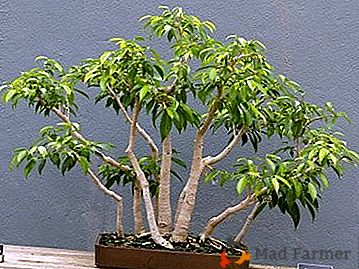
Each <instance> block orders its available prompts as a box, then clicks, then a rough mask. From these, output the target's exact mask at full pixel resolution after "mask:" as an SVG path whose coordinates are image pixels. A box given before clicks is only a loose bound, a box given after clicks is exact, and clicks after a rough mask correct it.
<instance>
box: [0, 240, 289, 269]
mask: <svg viewBox="0 0 359 269" xmlns="http://www.w3.org/2000/svg"><path fill="white" fill-rule="evenodd" d="M4 254H5V262H4V263H0V269H89V268H96V267H95V266H94V264H95V261H94V253H93V252H90V251H82V250H68V249H56V248H43V247H26V246H10V245H6V246H5V249H4ZM250 267H251V269H294V268H293V267H291V268H290V267H281V266H270V265H255V264H251V266H250ZM189 269H190V268H189Z"/></svg>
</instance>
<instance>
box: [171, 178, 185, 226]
mask: <svg viewBox="0 0 359 269" xmlns="http://www.w3.org/2000/svg"><path fill="white" fill-rule="evenodd" d="M186 193H187V184H186V185H185V187H184V188H183V189H182V191H181V193H180V195H179V197H178V202H177V207H176V212H175V219H174V223H177V221H178V217H179V214H180V212H181V210H182V206H183V202H184V198H185V197H186Z"/></svg>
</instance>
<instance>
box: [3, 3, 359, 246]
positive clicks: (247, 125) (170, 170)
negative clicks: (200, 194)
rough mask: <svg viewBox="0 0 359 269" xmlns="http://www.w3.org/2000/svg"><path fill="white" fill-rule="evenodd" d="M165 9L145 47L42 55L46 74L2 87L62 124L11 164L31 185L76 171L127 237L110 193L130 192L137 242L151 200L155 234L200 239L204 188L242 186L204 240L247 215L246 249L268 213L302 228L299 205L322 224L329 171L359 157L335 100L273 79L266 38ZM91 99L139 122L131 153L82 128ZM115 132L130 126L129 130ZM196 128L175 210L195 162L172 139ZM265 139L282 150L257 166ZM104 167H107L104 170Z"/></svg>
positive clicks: (167, 240)
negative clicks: (66, 62) (340, 123)
mask: <svg viewBox="0 0 359 269" xmlns="http://www.w3.org/2000/svg"><path fill="white" fill-rule="evenodd" d="M160 9H161V10H162V13H161V14H160V15H148V16H144V17H142V18H141V19H140V21H143V22H144V27H145V28H146V29H148V30H149V36H148V37H146V38H144V37H136V38H134V39H133V40H132V39H131V40H128V39H123V38H113V39H111V41H113V42H114V43H115V44H116V48H115V49H114V50H111V51H105V52H103V53H102V54H101V55H100V57H99V58H96V59H86V60H84V61H83V62H81V63H80V64H79V65H76V66H70V67H68V68H65V67H64V66H63V65H61V64H60V63H59V62H58V61H56V60H54V59H49V58H47V57H38V58H37V60H38V61H39V62H40V66H39V67H36V68H33V69H31V70H28V71H26V72H23V73H21V74H20V75H19V76H18V77H16V78H14V79H13V80H12V81H10V82H8V83H5V84H4V85H3V87H2V91H3V95H2V99H3V101H4V102H6V103H10V104H11V105H12V106H13V107H14V108H15V107H16V106H17V105H18V103H19V102H20V101H25V102H27V104H28V105H29V106H30V107H32V108H33V109H34V112H35V113H39V114H42V115H44V116H55V117H57V118H58V120H60V123H59V124H57V125H51V126H45V127H44V128H42V129H41V130H40V139H39V140H38V141H37V142H36V143H35V144H34V145H33V146H31V147H29V148H21V149H17V150H16V152H15V155H14V157H13V159H12V161H11V165H10V166H11V167H18V166H20V165H23V167H24V173H25V176H26V177H28V176H29V174H30V172H31V171H33V170H34V168H35V167H37V169H38V172H39V173H40V174H41V172H42V171H43V169H44V167H45V165H46V163H47V162H49V161H50V162H51V163H53V164H54V165H55V166H56V167H58V168H59V170H60V171H61V172H62V174H65V173H67V172H68V171H70V170H71V169H72V168H73V167H74V166H75V165H76V164H78V165H79V166H80V167H81V168H82V170H83V172H84V174H86V175H87V176H89V177H90V178H91V180H92V181H93V183H94V184H95V185H96V186H97V187H98V189H99V190H100V191H102V192H103V193H105V194H107V195H108V196H109V197H110V198H111V199H112V200H113V201H114V202H115V204H116V206H117V218H116V219H117V226H116V231H117V235H118V236H119V237H123V236H124V228H123V224H122V221H123V220H122V218H123V205H122V200H123V198H122V196H121V195H120V194H119V193H116V192H115V191H114V190H113V189H112V188H113V186H114V185H116V184H121V185H127V184H129V185H131V187H132V189H133V217H134V226H135V227H134V232H135V234H136V235H141V234H143V233H145V232H146V231H145V229H144V220H143V216H142V215H141V207H142V203H144V206H145V209H146V210H145V212H146V221H147V224H148V227H149V232H150V235H151V237H152V239H153V240H154V242H155V243H156V244H158V245H160V246H163V247H166V248H173V245H174V244H175V243H176V242H184V241H185V240H186V239H187V237H188V235H189V234H190V228H191V218H192V214H193V211H194V207H195V204H196V197H197V191H198V188H199V187H200V186H201V183H202V182H203V181H204V182H216V183H217V185H218V186H223V185H226V184H227V183H228V182H235V183H236V184H235V185H236V190H235V191H236V192H237V193H238V202H237V203H236V204H234V205H233V206H231V207H228V208H224V209H223V211H222V212H219V213H218V215H217V216H214V217H212V218H211V219H210V220H208V222H207V223H204V226H203V230H202V232H201V234H200V239H201V240H202V241H206V239H208V238H209V237H211V235H212V233H213V231H214V230H215V229H216V228H217V227H218V226H219V225H220V224H221V223H223V222H224V221H225V220H227V219H228V218H229V217H231V216H233V215H234V214H237V213H239V212H241V211H243V210H245V209H248V208H251V210H249V215H248V217H247V219H246V221H245V222H244V226H243V227H242V229H240V230H239V231H238V232H239V233H238V235H237V236H236V237H235V241H237V242H241V241H242V239H243V238H244V236H245V234H246V233H247V232H248V229H249V227H250V225H251V224H252V223H253V221H254V219H255V217H256V216H257V215H258V214H259V213H260V212H261V211H262V210H263V209H265V208H275V207H279V208H280V210H281V212H282V213H283V214H288V215H289V216H290V217H291V218H292V219H293V221H294V224H295V226H297V225H298V224H299V220H300V213H299V212H300V211H299V206H303V207H304V208H306V209H307V210H308V211H309V213H310V214H311V215H312V217H313V218H314V217H315V215H316V213H317V210H318V206H319V201H320V198H321V196H320V194H321V192H322V191H323V190H324V189H325V188H328V187H329V180H328V174H330V173H332V171H334V173H335V174H336V175H337V176H338V177H339V178H341V177H342V175H343V172H344V169H345V166H346V164H356V163H357V162H358V160H359V156H358V155H357V154H356V153H355V152H354V151H352V150H350V149H349V148H347V145H346V143H345V142H344V141H343V140H342V136H343V135H342V134H340V133H338V132H335V129H333V126H334V125H335V123H336V122H337V120H338V119H339V118H344V119H347V120H348V118H347V116H346V115H345V113H343V112H336V111H335V110H334V108H333V105H332V104H331V103H326V104H324V105H323V106H319V105H317V104H313V103H310V102H308V101H307V100H306V98H305V95H304V91H303V90H302V89H301V87H300V86H299V85H298V84H297V83H295V82H293V81H291V80H289V79H288V78H286V77H285V76H284V75H281V74H277V73H276V72H274V70H273V67H272V66H271V65H270V64H269V63H268V61H267V59H266V57H265V50H266V49H265V47H264V45H263V44H262V43H260V42H259V41H255V40H246V39H244V38H242V37H239V36H237V35H231V36H228V37H227V39H226V40H225V41H221V40H218V39H217V38H215V36H214V35H213V32H214V31H215V29H216V27H215V25H214V24H213V23H212V22H210V21H202V20H200V19H199V18H197V17H195V16H193V15H191V14H187V13H185V12H184V11H183V10H182V9H181V8H179V7H176V8H173V9H170V8H168V7H164V6H161V7H160ZM153 38H159V39H160V40H161V42H162V43H166V44H167V45H164V46H167V47H166V48H167V49H168V50H166V51H165V52H164V53H161V52H160V51H156V50H155V49H154V48H153V47H151V46H150V44H151V40H152V39H153ZM88 91H96V92H97V96H96V98H95V102H101V101H103V104H104V106H105V107H108V108H110V109H113V110H114V112H115V113H116V114H117V115H118V116H119V117H123V118H124V119H125V120H126V122H127V123H128V124H129V125H130V131H129V134H128V140H127V142H128V143H127V144H128V146H127V148H126V150H125V151H124V153H123V155H122V156H111V155H110V154H111V148H112V147H114V146H113V145H112V144H109V143H102V142H97V141H91V140H89V139H88V138H87V137H86V136H85V134H83V133H82V131H81V128H80V124H79V123H77V122H76V111H77V109H78V106H77V100H78V98H82V97H84V98H89V95H88V94H87V92H88ZM140 117H144V118H148V119H150V120H151V121H152V123H153V126H154V127H155V130H156V132H158V135H157V134H156V133H155V132H149V131H148V130H145V128H144V127H143V126H142V125H141V124H140V120H139V119H140ZM88 120H92V119H91V118H88ZM111 124H116V123H113V122H111ZM115 128H121V125H120V122H119V124H118V126H117V127H115ZM188 129H194V130H195V137H194V140H193V145H192V155H193V157H192V161H191V164H190V167H189V173H188V177H187V179H186V180H185V181H184V183H185V184H184V186H183V189H182V191H181V192H180V195H179V197H178V199H177V204H176V208H171V198H174V197H173V196H171V186H173V184H172V181H173V179H174V178H175V177H184V175H183V174H184V173H183V171H178V167H181V166H184V165H185V163H184V162H183V160H181V156H180V154H179V153H178V152H177V151H176V150H175V147H174V145H173V144H175V141H172V136H173V134H176V133H178V134H180V135H179V136H178V137H179V138H178V139H181V137H183V135H184V134H185V133H186V131H187V130H188ZM217 131H221V132H223V133H225V134H226V137H224V138H223V139H222V140H223V142H224V143H223V150H222V151H221V152H218V153H217V154H215V155H213V156H205V154H204V148H205V147H207V148H209V147H210V145H208V144H206V138H207V137H208V136H209V135H210V133H211V132H212V133H213V132H217ZM263 138H265V139H266V140H268V139H269V140H270V141H272V140H273V141H275V143H274V145H278V146H277V148H276V150H275V151H273V152H267V154H265V155H263V154H262V155H260V154H256V155H255V157H254V158H249V157H246V156H244V155H243V153H241V152H243V151H241V147H242V146H243V145H245V144H247V143H248V142H249V143H251V144H252V146H253V148H254V151H255V152H257V150H258V148H259V146H260V145H261V142H262V139H263ZM140 139H142V140H144V141H145V142H146V144H147V145H148V154H147V155H142V156H140V155H139V154H138V148H136V143H137V142H138V140H140ZM219 142H221V141H219ZM137 144H138V143H137ZM235 149H236V151H235V154H238V156H237V157H238V159H237V162H236V163H235V164H233V165H234V166H233V168H230V169H225V170H224V169H223V168H221V166H218V164H219V163H220V162H221V161H222V160H224V159H225V158H226V157H227V156H228V155H229V154H231V153H232V152H233V151H234V150H235ZM264 150H265V148H264ZM95 159H98V160H100V161H101V165H100V166H99V167H95V166H96V165H95V164H96V163H98V162H94V160H95ZM175 165H176V166H175ZM179 174H181V175H179Z"/></svg>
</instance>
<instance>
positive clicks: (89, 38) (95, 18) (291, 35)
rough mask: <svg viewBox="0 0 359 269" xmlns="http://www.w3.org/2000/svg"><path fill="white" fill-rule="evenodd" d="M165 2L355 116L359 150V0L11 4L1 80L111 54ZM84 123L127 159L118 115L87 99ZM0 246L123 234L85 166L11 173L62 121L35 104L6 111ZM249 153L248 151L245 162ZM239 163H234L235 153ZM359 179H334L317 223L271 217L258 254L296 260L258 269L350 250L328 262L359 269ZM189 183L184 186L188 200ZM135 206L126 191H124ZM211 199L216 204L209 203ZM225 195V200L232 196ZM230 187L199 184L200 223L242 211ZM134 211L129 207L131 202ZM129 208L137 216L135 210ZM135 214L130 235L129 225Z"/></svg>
mask: <svg viewBox="0 0 359 269" xmlns="http://www.w3.org/2000/svg"><path fill="white" fill-rule="evenodd" d="M159 4H167V5H170V6H173V5H176V4H177V5H182V6H183V7H185V8H186V9H188V10H189V11H190V12H193V13H194V14H197V15H198V16H199V17H201V18H203V19H210V20H212V21H214V22H215V23H217V25H218V32H219V36H220V37H224V36H226V35H229V34H232V33H237V34H239V35H242V36H244V37H247V38H257V39H259V40H261V41H262V42H263V43H264V44H266V45H267V47H268V48H269V58H270V60H271V62H272V63H273V64H274V66H276V67H277V69H278V70H279V71H280V72H283V73H285V74H286V75H288V76H289V77H290V78H292V79H294V80H296V81H298V82H299V83H300V84H301V85H302V86H303V87H304V88H305V89H306V90H307V92H308V98H310V99H311V100H314V101H315V102H317V103H321V102H324V101H326V100H333V101H334V102H335V104H336V105H337V107H338V109H341V110H344V111H346V112H348V114H349V115H350V117H351V118H352V119H353V124H352V125H351V126H344V125H343V126H344V127H345V131H344V133H345V134H346V135H347V140H348V142H349V145H351V146H352V147H353V148H354V149H356V150H358V151H359V146H358V138H359V127H358V126H359V107H358V103H357V98H358V97H359V92H358V88H359V82H358V79H357V78H358V75H359V64H358V61H359V46H358V45H357V44H358V41H359V31H358V29H359V16H358V15H359V1H357V0H352V1H349V0H321V1H319V0H318V1H308V0H296V1H288V0H283V1H280V0H271V1H264V0H254V1H241V0H237V1H236V0H230V1H223V2H221V1H214V0H206V1H204V0H192V1H188V0H185V1H179V2H178V3H176V2H175V1H157V0H151V1H138V0H131V1H129V0H122V1H116V0H105V1H99V0H97V1H96V0H82V1H79V0H77V1H65V0H52V1H46V0H32V1H29V0H22V1H21V0H1V1H0V42H1V43H0V61H1V62H0V80H1V81H4V80H8V79H11V78H13V77H14V76H16V75H17V74H18V73H19V71H21V70H26V69H28V68H30V67H32V66H33V59H34V57H35V56H37V55H47V56H50V57H54V58H56V59H60V60H61V61H62V62H63V63H65V64H75V63H78V61H79V60H80V59H82V58H86V57H95V56H97V55H98V54H99V53H100V52H101V51H102V50H103V49H106V48H110V45H109V43H108V42H107V40H108V39H109V38H110V37H114V36H122V37H126V38H130V37H133V36H134V35H136V31H137V30H139V29H140V27H139V23H137V19H138V18H139V17H140V16H142V15H144V14H146V13H155V12H157V10H156V7H157V6H158V5H159ZM81 103H82V107H81V110H80V119H79V121H80V122H82V124H83V129H84V132H85V133H86V135H87V136H88V137H90V138H93V139H99V140H101V139H102V140H107V139H110V140H111V141H112V142H114V143H117V144H118V145H119V147H118V150H123V149H124V147H125V141H124V140H123V137H124V135H125V134H126V131H127V130H128V129H127V127H125V126H124V124H123V122H122V121H120V120H118V119H117V118H116V116H115V115H114V114H113V113H112V111H107V110H105V109H103V108H102V107H101V105H97V106H96V107H95V108H93V106H91V105H90V104H89V103H88V102H87V101H81ZM0 111H1V114H0V126H1V132H0V152H1V162H0V242H3V243H9V244H10V243H11V244H22V245H38V246H49V247H61V248H75V249H92V247H93V241H94V238H95V236H96V234H97V233H98V232H100V231H105V230H111V228H112V227H113V225H114V220H113V214H112V213H113V210H114V208H113V206H112V203H111V202H110V201H109V200H108V199H106V198H104V197H103V195H102V194H100V193H99V192H98V191H97V190H96V189H95V188H94V186H93V185H91V184H90V183H89V180H88V179H87V178H86V177H84V176H83V175H82V174H81V172H80V171H79V170H78V169H76V170H75V171H72V172H71V173H69V174H68V175H67V176H66V177H65V178H63V177H61V176H60V175H59V173H58V172H57V171H56V170H55V169H53V168H50V167H48V168H47V169H46V172H45V175H44V176H41V177H39V176H37V175H33V176H31V177H30V179H29V181H28V182H27V181H25V180H24V179H23V175H22V173H21V171H15V172H9V171H8V168H7V165H8V161H9V159H10V157H11V154H12V150H13V149H14V148H16V147H20V146H24V145H29V144H30V143H31V141H33V140H34V139H35V138H36V135H37V131H38V129H39V128H40V127H41V126H43V125H44V124H46V123H49V122H53V119H43V118H41V117H39V116H34V115H33V114H32V113H31V111H30V110H29V109H28V108H27V107H26V106H21V107H20V108H19V110H18V111H17V112H16V113H15V112H13V111H12V110H11V109H10V108H9V107H5V106H4V105H1V106H0ZM192 137H193V133H190V134H188V136H187V137H186V138H181V139H180V138H178V139H176V142H175V144H176V147H177V148H178V149H179V150H180V151H182V153H183V154H184V156H185V158H186V159H190V152H189V149H190V147H189V143H190V141H192ZM218 141H223V139H221V134H218V135H217V136H214V137H211V138H209V139H208V141H207V144H208V145H209V146H208V147H207V150H208V151H211V150H213V152H215V151H216V150H219V149H220V147H221V145H220V144H219V143H217V142H218ZM243 152H248V153H249V154H252V151H251V149H249V148H245V149H244V150H241V151H239V152H237V155H236V154H234V155H236V156H238V155H241V154H243ZM234 155H233V156H232V158H231V160H232V161H233V160H235V157H236V156H234ZM356 175H357V170H354V169H352V170H350V171H349V173H348V174H347V175H346V177H345V178H344V180H343V181H342V182H340V183H337V182H336V181H335V183H334V184H332V188H331V189H330V190H329V191H327V192H326V193H325V194H324V196H323V203H322V206H321V209H320V215H319V217H318V219H317V220H316V221H315V222H314V223H312V222H311V220H310V218H309V216H308V214H307V213H306V212H303V218H302V222H301V225H300V227H299V229H298V230H297V231H294V230H293V226H292V223H291V221H290V220H289V219H288V218H287V217H283V216H282V215H281V214H280V213H279V212H278V211H277V210H274V211H272V212H268V213H265V214H263V215H262V216H261V217H260V218H259V219H258V221H257V223H256V225H255V226H254V227H253V229H252V230H251V232H250V235H249V236H248V239H247V243H248V244H249V246H250V247H251V248H252V249H255V247H261V248H263V247H266V248H268V249H269V250H275V249H276V250H278V249H281V248H283V247H286V248H287V251H288V253H287V254H288V255H287V256H288V257H287V259H286V260H279V261H275V260H273V259H270V258H269V257H267V259H266V258H263V257H262V258H260V257H257V258H256V255H255V254H256V253H255V252H254V253H253V255H254V260H255V261H256V262H266V263H276V264H292V265H293V264H295V263H296V262H297V261H299V260H301V261H305V260H303V259H294V258H293V257H292V253H291V249H292V248H294V247H302V248H304V249H308V250H310V249H314V250H315V249H327V248H329V249H332V250H337V249H339V250H351V253H350V254H349V259H348V260H344V261H337V260H336V261H320V260H318V259H315V260H310V261H311V262H318V263H331V264H335V265H338V266H339V265H340V266H341V268H354V267H358V232H359V228H358V224H359V223H358V222H359V203H358V199H357V193H358V191H359V185H358V179H357V176H356ZM180 187H181V185H180V184H177V185H176V191H177V192H178V191H179V189H180ZM125 193H126V194H125V195H126V197H129V193H128V190H125ZM208 193H210V195H208ZM223 197H225V198H223ZM235 199H236V196H235V193H234V191H233V190H232V189H226V190H224V189H218V188H216V187H215V186H211V185H208V186H201V188H200V199H199V200H198V206H197V207H196V213H195V215H194V223H195V225H196V226H195V227H196V228H195V229H194V230H195V231H198V225H197V224H201V223H203V222H204V221H205V220H207V219H208V218H209V217H210V216H212V215H214V214H216V213H218V212H219V210H220V208H223V207H224V206H226V205H230V204H233V203H234V202H235ZM127 205H128V206H129V207H130V204H129V203H127ZM129 207H128V208H129ZM129 211H130V210H127V215H128V224H129V225H128V227H131V226H130V225H131V220H130V217H129V216H130V215H129V214H130V212H129ZM242 219H243V216H242V215H241V216H239V217H236V218H233V219H232V220H231V221H230V222H228V223H226V224H225V225H224V226H222V227H221V228H220V229H218V231H217V233H216V236H222V237H228V236H229V235H231V234H235V233H236V232H237V231H238V229H239V226H240V225H239V224H240V223H241V222H242Z"/></svg>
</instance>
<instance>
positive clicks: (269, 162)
mask: <svg viewBox="0 0 359 269" xmlns="http://www.w3.org/2000/svg"><path fill="white" fill-rule="evenodd" d="M266 162H267V164H268V165H269V167H270V168H271V169H272V171H273V172H274V171H275V164H274V162H273V161H272V160H271V159H268V158H266Z"/></svg>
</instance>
